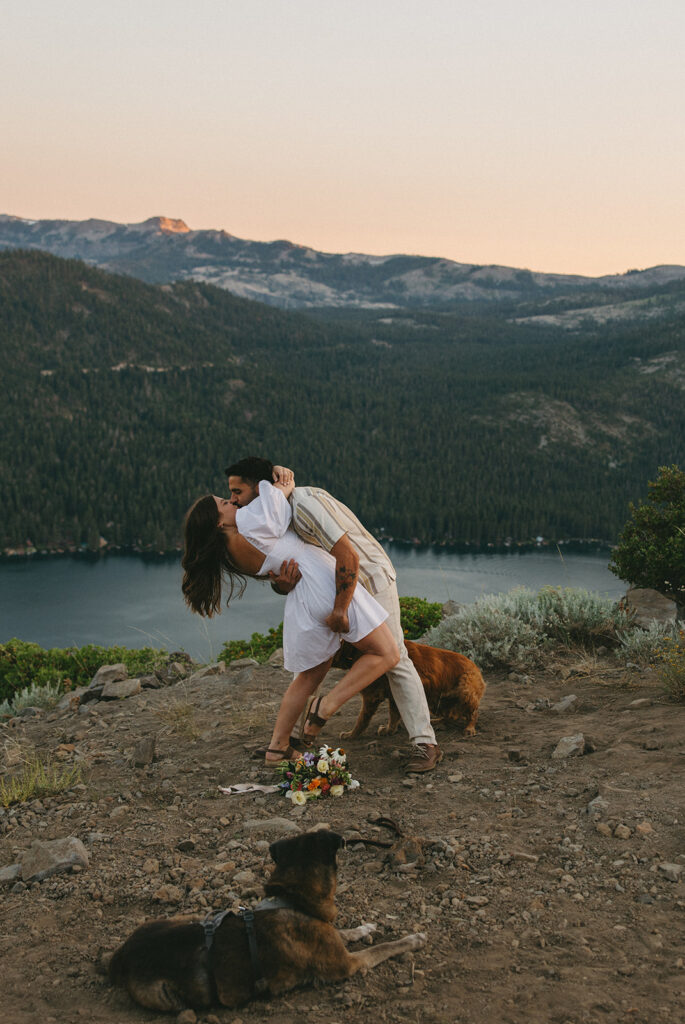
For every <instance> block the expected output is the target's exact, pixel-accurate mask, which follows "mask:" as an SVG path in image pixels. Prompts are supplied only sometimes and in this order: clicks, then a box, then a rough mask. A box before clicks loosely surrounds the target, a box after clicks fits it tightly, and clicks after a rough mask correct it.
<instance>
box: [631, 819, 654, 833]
mask: <svg viewBox="0 0 685 1024" xmlns="http://www.w3.org/2000/svg"><path fill="white" fill-rule="evenodd" d="M635 831H636V832H637V833H639V835H641V836H651V835H654V829H653V828H652V825H651V822H649V821H641V822H640V824H639V825H637V826H636V827H635Z"/></svg>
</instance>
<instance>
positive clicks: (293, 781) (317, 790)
mask: <svg viewBox="0 0 685 1024" xmlns="http://www.w3.org/2000/svg"><path fill="white" fill-rule="evenodd" d="M346 765H347V754H346V753H345V751H344V750H343V749H342V747H338V748H337V749H336V750H333V749H332V748H331V747H325V746H324V747H320V749H319V752H318V753H311V752H309V751H307V753H305V754H302V756H301V757H298V758H297V760H296V761H284V762H283V764H280V765H279V766H278V771H279V772H280V773H281V776H282V778H283V781H282V782H281V783H279V785H280V788H281V789H282V790H283V792H284V794H285V797H286V799H287V800H290V801H291V802H292V803H293V804H306V803H307V801H308V800H318V799H319V798H320V797H322V796H342V795H343V793H344V792H345V790H346V789H358V788H359V783H358V782H357V780H356V779H353V778H352V776H351V775H350V773H349V771H348V770H347V767H346Z"/></svg>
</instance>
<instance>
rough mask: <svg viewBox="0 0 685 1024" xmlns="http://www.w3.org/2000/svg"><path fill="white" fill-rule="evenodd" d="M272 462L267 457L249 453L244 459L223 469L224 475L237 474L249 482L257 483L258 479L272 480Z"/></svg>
mask: <svg viewBox="0 0 685 1024" xmlns="http://www.w3.org/2000/svg"><path fill="white" fill-rule="evenodd" d="M273 471H274V464H273V462H269V460H268V459H260V458H258V457H257V456H256V455H249V456H248V457H247V458H246V459H240V461H239V462H234V463H233V465H232V466H227V467H226V469H225V470H224V473H225V474H226V476H239V477H241V479H243V480H245V481H246V482H247V483H249V484H258V483H259V481H260V480H268V481H269V483H271V482H272V480H273Z"/></svg>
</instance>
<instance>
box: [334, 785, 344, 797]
mask: <svg viewBox="0 0 685 1024" xmlns="http://www.w3.org/2000/svg"><path fill="white" fill-rule="evenodd" d="M344 792H345V787H344V786H331V796H342V795H343V793H344Z"/></svg>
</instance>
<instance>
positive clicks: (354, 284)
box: [0, 214, 685, 310]
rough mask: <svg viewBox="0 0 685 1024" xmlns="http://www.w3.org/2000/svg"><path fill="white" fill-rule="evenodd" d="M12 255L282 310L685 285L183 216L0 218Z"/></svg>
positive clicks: (640, 273)
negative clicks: (204, 224) (175, 284)
mask: <svg viewBox="0 0 685 1024" xmlns="http://www.w3.org/2000/svg"><path fill="white" fill-rule="evenodd" d="M9 249H40V250H43V251H46V252H49V253H51V254H52V255H55V256H60V257H62V258H76V259H81V260H84V261H85V262H86V263H89V264H91V265H93V266H96V267H99V268H100V269H102V270H109V271H113V272H116V273H124V274H128V275H129V276H132V277H138V278H140V279H142V280H144V281H147V282H148V283H151V284H162V283H167V282H170V281H198V282H202V283H205V284H212V285H214V286H215V287H219V288H223V289H224V290H226V291H229V292H231V293H232V294H234V295H238V296H240V297H242V298H248V299H254V300H257V301H260V302H265V303H267V304H269V305H273V306H277V307H280V308H284V309H298V308H302V309H306V308H312V307H338V308H345V307H349V308H361V309H374V308H379V309H383V308H387V309H389V310H392V309H406V308H411V307H424V308H450V307H454V306H457V305H459V304H462V303H469V304H471V303H487V304H490V305H493V304H497V303H501V302H511V301H521V300H525V299H530V298H533V297H535V298H539V297H541V296H543V295H555V294H560V293H561V292H565V293H574V292H581V291H584V292H588V291H589V292H593V291H594V292H599V293H601V292H602V291H603V290H613V291H616V290H618V291H620V292H622V293H623V292H625V293H626V295H627V296H632V295H639V294H640V292H641V291H643V290H644V289H646V288H651V287H655V286H659V285H663V284H668V283H669V282H671V281H679V280H683V279H685V266H679V265H677V264H663V265H659V266H655V267H649V268H646V269H644V270H629V271H627V272H626V273H624V274H608V275H603V276H601V277H586V276H583V275H579V274H547V273H544V272H540V271H531V270H527V269H524V268H516V267H506V266H501V265H498V264H487V265H484V264H475V263H460V262H456V261H454V260H449V259H446V258H444V257H439V256H417V255H412V254H402V253H391V254H387V255H383V256H374V255H370V254H365V253H354V252H350V253H327V252H321V251H319V250H316V249H313V248H311V247H310V246H306V245H300V244H298V243H294V242H290V241H288V240H285V239H279V240H275V241H271V242H258V241H252V240H249V239H241V238H238V237H237V236H235V235H232V234H230V233H229V232H227V231H224V230H221V229H200V230H195V229H192V228H190V227H189V226H188V225H187V224H186V222H185V221H183V220H181V219H180V218H173V217H166V216H162V215H158V216H155V217H149V218H148V219H147V220H144V221H141V222H140V223H132V224H122V223H118V222H116V221H107V220H102V219H98V218H89V219H88V220H85V221H71V220H29V219H26V218H22V217H16V216H13V215H11V214H0V250H9Z"/></svg>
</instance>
